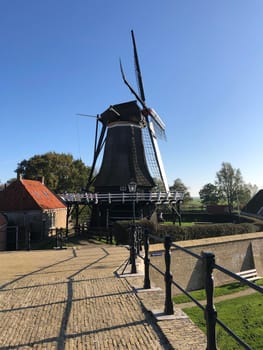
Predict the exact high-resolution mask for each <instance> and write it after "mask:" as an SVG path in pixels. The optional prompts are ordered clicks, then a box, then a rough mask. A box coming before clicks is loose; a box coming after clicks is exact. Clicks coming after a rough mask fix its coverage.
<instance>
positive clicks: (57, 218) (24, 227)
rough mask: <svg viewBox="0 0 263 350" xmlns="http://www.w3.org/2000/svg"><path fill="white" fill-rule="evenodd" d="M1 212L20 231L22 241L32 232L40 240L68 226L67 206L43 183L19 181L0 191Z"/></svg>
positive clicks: (33, 236) (32, 235) (34, 238)
mask: <svg viewBox="0 0 263 350" xmlns="http://www.w3.org/2000/svg"><path fill="white" fill-rule="evenodd" d="M0 213H2V214H4V215H5V216H6V217H7V219H8V226H9V227H10V226H12V227H16V230H17V229H18V232H19V240H20V241H25V240H26V239H27V236H28V235H29V233H30V239H31V240H38V239H42V238H44V237H46V236H47V235H49V234H50V233H52V232H54V231H55V228H56V227H58V228H61V227H62V228H65V227H66V216H67V207H66V206H65V204H64V203H63V202H62V201H61V200H60V199H59V198H58V197H57V196H56V195H55V194H54V193H53V192H51V191H50V190H49V189H48V188H47V187H46V186H45V184H44V183H43V181H42V182H41V181H35V180H24V179H22V178H19V179H17V180H16V181H14V182H12V183H11V184H10V185H9V186H7V187H5V189H4V190H3V191H0ZM16 235H17V233H16ZM7 236H9V232H8V234H7ZM8 239H9V238H8V237H7V241H8ZM16 240H17V238H16ZM16 248H17V244H16Z"/></svg>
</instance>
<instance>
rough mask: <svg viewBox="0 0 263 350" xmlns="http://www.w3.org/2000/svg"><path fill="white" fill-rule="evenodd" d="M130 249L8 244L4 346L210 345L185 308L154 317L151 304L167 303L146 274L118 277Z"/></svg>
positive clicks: (3, 276)
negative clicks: (13, 247) (17, 248)
mask: <svg viewBox="0 0 263 350" xmlns="http://www.w3.org/2000/svg"><path fill="white" fill-rule="evenodd" d="M127 255H128V251H127V249H126V248H124V247H115V246H109V245H95V244H88V245H85V246H83V248H81V249H77V250H75V251H73V250H71V249H66V250H61V251H59V250H56V251H53V250H50V251H32V252H1V253H0V285H1V286H0V329H1V332H0V350H4V349H41V350H43V349H48V350H49V349H58V350H60V349H67V350H75V349H78V350H80V349H87V350H93V349H99V350H104V349H107V350H108V349H114V350H115V349H125V350H126V349H140V350H144V349H145V350H146V349H147V350H148V349H154V350H155V349H156V350H159V349H166V350H169V349H182V350H187V349H195V350H198V349H205V345H204V335H203V334H202V332H201V331H199V329H197V328H196V327H195V326H194V324H193V323H192V322H191V321H190V320H189V319H188V318H183V317H181V318H180V316H182V315H183V311H182V310H180V309H176V312H175V315H176V316H177V318H175V320H170V321H156V320H155V318H154V317H153V315H152V314H151V312H150V311H151V309H153V306H154V308H155V309H156V308H158V309H159V308H160V309H162V308H163V300H164V299H163V298H164V295H163V291H162V290H153V291H151V292H149V293H148V292H142V293H137V292H136V290H135V286H136V285H137V286H139V287H140V286H142V284H143V276H142V275H140V274H138V275H137V276H130V277H128V276H127V277H124V278H119V277H117V272H118V271H119V270H120V268H121V266H122V265H123V262H124V261H125V259H127ZM122 268H123V267H122ZM127 268H129V266H127Z"/></svg>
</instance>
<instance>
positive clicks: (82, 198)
mask: <svg viewBox="0 0 263 350" xmlns="http://www.w3.org/2000/svg"><path fill="white" fill-rule="evenodd" d="M59 197H60V198H61V199H62V200H63V201H64V202H66V203H78V204H98V203H100V202H104V203H105V202H107V203H109V204H111V203H123V204H124V203H127V202H133V201H135V202H150V203H155V204H173V203H177V202H179V201H182V200H183V197H184V193H183V192H167V193H166V192H148V193H142V192H136V193H127V192H121V193H87V192H86V193H64V194H59Z"/></svg>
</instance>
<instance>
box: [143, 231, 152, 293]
mask: <svg viewBox="0 0 263 350" xmlns="http://www.w3.org/2000/svg"><path fill="white" fill-rule="evenodd" d="M149 269H150V259H149V233H148V229H147V228H146V229H145V231H144V284H143V288H144V289H151V281H150V270H149Z"/></svg>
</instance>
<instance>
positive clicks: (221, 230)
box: [158, 223, 258, 241]
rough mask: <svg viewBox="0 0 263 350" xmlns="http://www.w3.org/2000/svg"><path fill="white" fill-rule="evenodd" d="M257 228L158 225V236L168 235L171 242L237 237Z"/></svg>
mask: <svg viewBox="0 0 263 350" xmlns="http://www.w3.org/2000/svg"><path fill="white" fill-rule="evenodd" d="M257 231H258V228H257V226H255V225H253V224H249V223H242V224H232V223H226V224H212V225H211V224H210V225H209V224H208V225H193V226H184V227H182V226H173V225H169V226H168V225H167V226H166V225H159V228H158V235H159V236H161V237H164V236H166V235H169V236H171V237H172V239H173V241H183V240H190V239H200V238H209V237H218V236H229V235H238V234H242V233H251V232H257Z"/></svg>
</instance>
